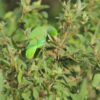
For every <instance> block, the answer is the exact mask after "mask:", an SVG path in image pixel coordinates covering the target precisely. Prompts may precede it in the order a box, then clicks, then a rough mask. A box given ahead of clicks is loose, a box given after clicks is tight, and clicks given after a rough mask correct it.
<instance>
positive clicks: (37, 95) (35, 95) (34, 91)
mask: <svg viewBox="0 0 100 100" xmlns="http://www.w3.org/2000/svg"><path fill="white" fill-rule="evenodd" d="M33 97H34V98H35V99H37V98H38V97H39V92H38V89H37V88H35V87H34V88H33Z"/></svg>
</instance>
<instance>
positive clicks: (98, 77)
mask: <svg viewBox="0 0 100 100" xmlns="http://www.w3.org/2000/svg"><path fill="white" fill-rule="evenodd" d="M92 85H93V87H95V88H96V89H99V90H100V74H95V76H94V78H93V82H92Z"/></svg>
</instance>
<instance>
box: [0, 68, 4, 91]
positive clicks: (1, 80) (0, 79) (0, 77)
mask: <svg viewBox="0 0 100 100" xmlns="http://www.w3.org/2000/svg"><path fill="white" fill-rule="evenodd" d="M3 86H4V78H3V73H2V71H1V70H0V92H1V91H2V90H3Z"/></svg>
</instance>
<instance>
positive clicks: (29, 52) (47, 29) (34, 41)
mask: <svg viewBox="0 0 100 100" xmlns="http://www.w3.org/2000/svg"><path fill="white" fill-rule="evenodd" d="M57 34H58V32H57V30H56V28H55V27H53V26H51V25H48V26H47V25H45V26H37V27H36V28H35V29H33V31H32V32H31V33H29V35H28V39H29V44H28V46H27V48H26V57H27V58H29V59H31V58H32V57H33V56H34V54H35V52H36V50H37V49H38V48H40V47H42V46H43V45H44V44H45V42H46V37H47V35H50V36H51V37H56V36H57Z"/></svg>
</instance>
